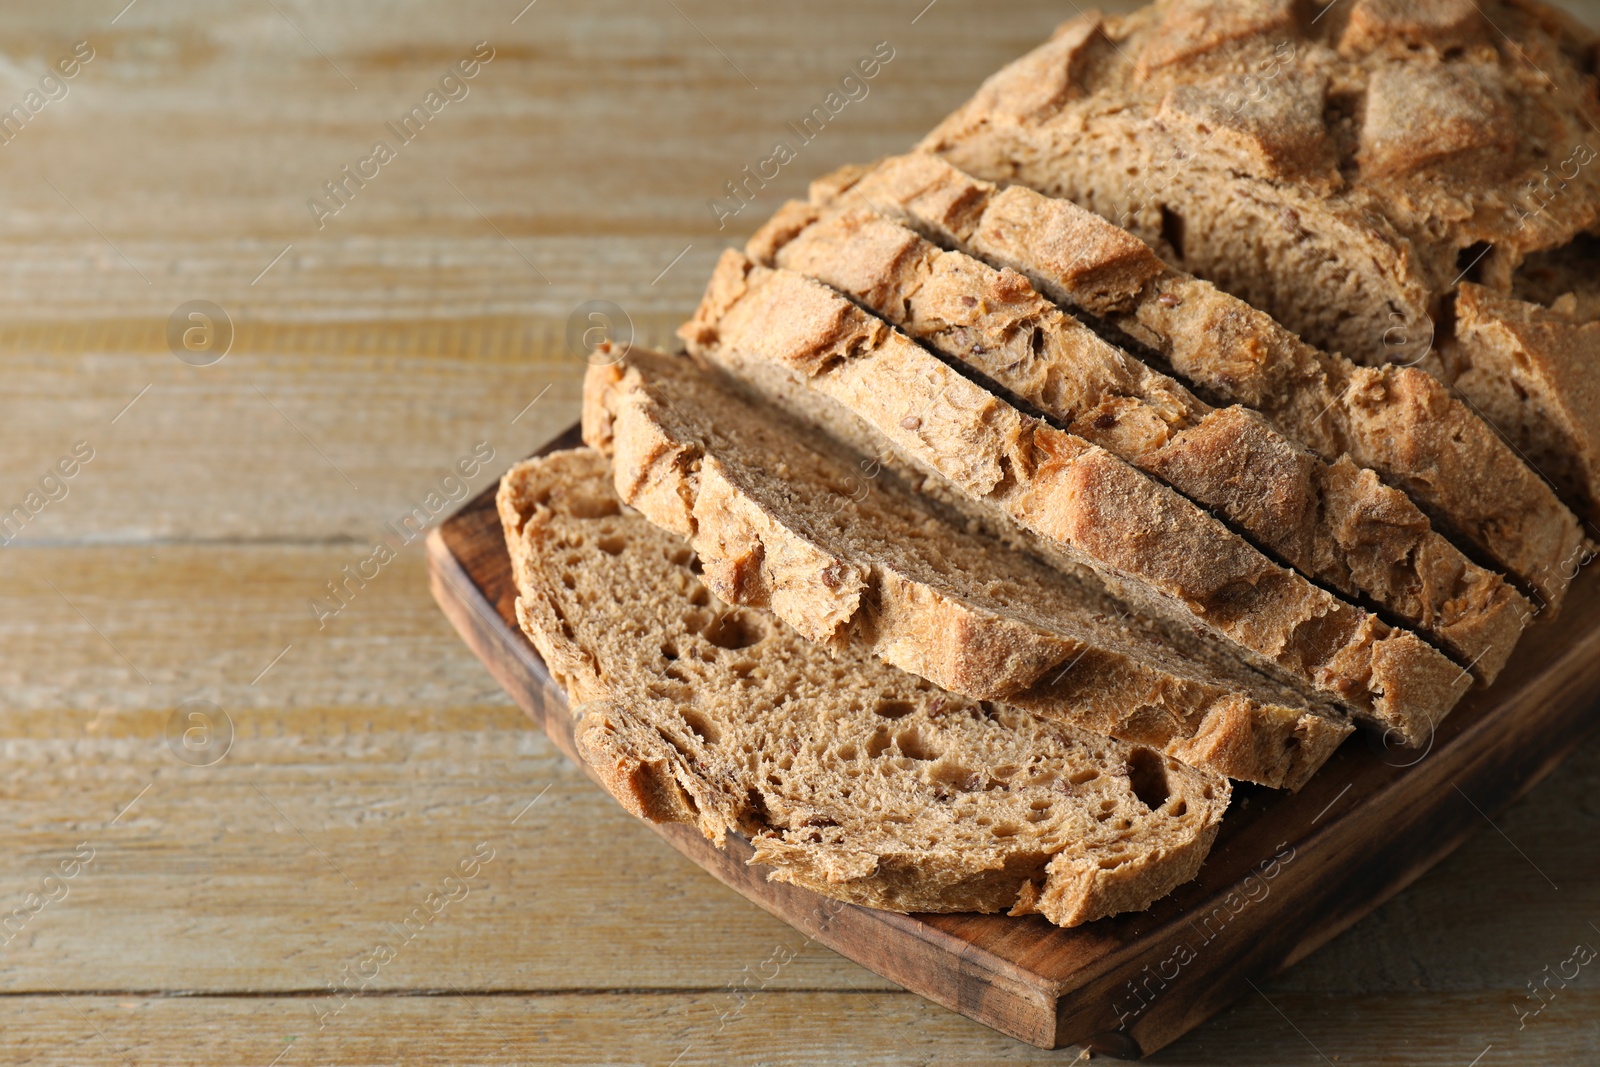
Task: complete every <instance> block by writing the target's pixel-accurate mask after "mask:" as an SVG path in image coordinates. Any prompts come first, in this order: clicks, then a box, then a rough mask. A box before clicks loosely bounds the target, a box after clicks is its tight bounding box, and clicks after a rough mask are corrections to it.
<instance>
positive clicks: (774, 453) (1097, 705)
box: [583, 349, 1351, 789]
mask: <svg viewBox="0 0 1600 1067" xmlns="http://www.w3.org/2000/svg"><path fill="white" fill-rule="evenodd" d="M583 425H584V439H585V441H587V442H588V443H589V444H590V445H591V446H593V447H595V448H596V449H598V450H600V451H601V452H603V453H605V454H607V455H608V456H610V457H612V461H613V465H614V468H615V478H616V488H617V492H618V495H619V496H620V498H621V499H622V500H623V501H624V502H626V503H628V504H630V505H632V506H634V507H636V508H638V509H639V511H640V512H642V513H643V515H644V516H645V517H646V518H647V519H649V520H650V521H652V522H654V523H655V524H656V525H658V526H661V527H662V528H664V529H667V530H669V531H672V532H674V533H676V534H678V535H680V536H683V537H686V538H688V539H689V541H690V544H691V545H692V547H693V548H694V549H695V551H696V553H697V555H698V557H699V560H700V563H701V566H702V567H703V568H704V573H705V581H706V585H707V586H708V587H709V588H710V589H711V590H712V592H713V593H715V594H716V595H717V596H719V597H721V598H722V599H724V600H725V601H728V602H729V603H733V604H739V605H746V606H752V607H763V608H770V609H771V610H772V611H773V613H774V614H776V615H777V616H778V617H779V618H781V619H783V620H784V621H785V622H787V623H789V624H790V625H791V626H793V627H794V628H795V629H796V630H797V631H799V632H800V633H801V634H803V635H805V636H806V637H808V638H810V639H811V640H813V641H816V642H818V643H820V644H822V645H824V646H826V647H828V648H832V649H845V648H857V649H868V650H871V651H872V652H875V653H876V654H877V655H879V656H880V657H882V658H883V659H884V660H885V661H887V662H889V663H892V664H894V665H895V666H898V667H901V668H904V669H905V670H908V671H911V672H913V673H915V674H918V675H920V676H921V677H924V678H927V679H929V680H930V681H933V682H935V683H937V684H938V685H940V686H942V687H944V688H946V689H949V690H951V691H954V692H957V693H960V694H962V695H964V696H967V697H969V698H973V699H982V700H987V699H1004V700H1006V701H1007V702H1009V703H1011V704H1014V705H1016V706H1019V707H1022V708H1026V709H1028V710H1030V711H1033V712H1036V713H1038V714H1041V715H1044V716H1047V717H1050V718H1053V719H1059V720H1061V721H1063V722H1067V723H1069V724H1071V725H1073V726H1076V727H1081V728H1083V729H1088V730H1093V731H1096V732H1098V733H1101V734H1105V735H1108V736H1111V737H1116V738H1120V739H1122V740H1126V741H1133V742H1138V743H1141V744H1146V745H1151V746H1154V747H1157V748H1160V749H1162V750H1164V751H1165V752H1166V753H1167V754H1168V755H1171V756H1174V757H1177V758H1179V759H1182V760H1184V761H1185V762H1186V763H1189V764H1190V765H1192V766H1195V767H1200V768H1203V769H1206V770H1210V771H1214V772H1216V773H1219V774H1225V775H1228V776H1229V777H1233V778H1239V779H1243V780H1246V781H1251V782H1257V783H1260V784H1263V785H1268V786H1274V787H1285V788H1289V789H1295V788H1298V787H1299V786H1300V785H1301V784H1302V783H1303V782H1304V781H1305V780H1306V779H1307V778H1309V777H1310V775H1311V774H1312V773H1313V772H1314V771H1315V770H1316V769H1317V768H1318V767H1319V766H1321V765H1322V763H1323V762H1324V761H1325V760H1326V759H1327V758H1328V757H1329V756H1330V755H1331V754H1332V753H1333V751H1334V749H1336V748H1337V747H1338V745H1339V742H1340V741H1342V740H1343V739H1344V737H1345V736H1346V735H1347V734H1348V733H1349V732H1350V730H1351V727H1350V725H1349V722H1348V719H1347V718H1346V717H1345V716H1344V715H1343V714H1342V713H1341V712H1339V711H1337V710H1336V709H1334V708H1331V707H1328V706H1313V705H1310V704H1308V702H1307V701H1306V699H1305V698H1304V697H1303V696H1301V695H1300V694H1298V693H1296V692H1295V691H1294V690H1292V689H1290V688H1289V687H1287V686H1284V685H1281V684H1275V683H1273V682H1271V681H1269V680H1268V679H1266V678H1264V677H1261V676H1259V675H1257V674H1256V673H1255V672H1253V671H1251V670H1249V669H1248V668H1246V667H1245V666H1244V665H1243V664H1242V663H1240V662H1239V661H1238V659H1237V658H1236V657H1234V656H1232V655H1230V654H1229V653H1228V652H1227V650H1226V649H1225V648H1223V647H1221V646H1219V645H1217V644H1216V643H1214V642H1207V641H1204V640H1202V639H1201V638H1199V637H1197V636H1196V635H1194V634H1193V633H1190V632H1188V631H1186V630H1183V629H1178V628H1173V627H1160V626H1159V625H1157V624H1155V623H1152V622H1151V621H1149V620H1146V619H1143V618H1140V617H1138V616H1137V615H1134V614H1132V613H1130V612H1129V611H1128V610H1127V609H1126V607H1124V606H1123V605H1121V604H1119V603H1118V602H1117V601H1115V600H1114V599H1112V598H1111V597H1110V596H1108V595H1107V594H1106V592H1105V591H1104V590H1103V589H1102V588H1100V587H1099V585H1098V583H1095V582H1094V581H1093V579H1092V578H1089V579H1083V578H1075V577H1073V576H1071V575H1068V574H1063V573H1061V572H1058V571H1056V570H1053V569H1052V568H1050V567H1048V566H1046V565H1044V564H1042V563H1040V562H1038V561H1036V560H1034V559H1032V558H1030V557H1028V556H1026V555H1023V554H1020V553H1018V552H1015V551H1013V550H1010V549H1008V548H1006V547H1004V546H1003V545H999V544H996V543H994V542H992V541H990V540H988V539H986V538H984V537H981V536H978V535H976V534H973V533H971V532H968V531H967V530H966V529H965V528H964V526H963V525H962V524H961V523H960V522H959V521H952V518H951V517H950V516H947V515H945V514H942V513H941V512H940V509H938V508H937V507H934V506H932V505H930V504H929V503H928V502H927V500H926V499H924V498H923V497H921V496H919V495H918V494H917V493H914V492H912V491H911V490H910V489H909V488H908V487H906V486H904V485H902V484H901V483H900V481H899V479H898V478H897V477H896V476H895V475H894V474H893V473H892V472H890V471H886V470H883V469H881V466H879V465H878V464H875V463H873V462H872V461H870V460H866V461H864V460H863V458H862V457H859V456H857V455H854V454H851V453H849V452H847V451H846V450H845V449H843V448H842V447H839V446H838V445H836V444H834V443H832V442H830V441H829V440H828V439H826V438H825V437H822V436H820V435H818V434H816V433H815V432H813V431H811V430H810V429H808V428H807V427H805V426H804V425H802V424H801V423H799V422H796V421H794V420H793V419H791V418H789V417H788V416H787V415H785V414H784V413H783V412H782V411H779V410H776V409H774V408H772V407H771V406H770V405H766V404H763V403H760V402H758V401H755V400H753V399H751V398H748V397H746V396H744V395H742V394H741V393H740V392H739V391H738V390H737V389H736V388H735V387H734V383H732V382H731V381H729V380H727V379H726V378H724V376H722V375H721V374H720V373H717V372H715V371H712V370H709V369H707V368H703V367H699V366H697V365H696V364H695V363H694V362H693V361H692V360H690V359H688V358H684V357H675V356H664V355H660V354H657V353H651V352H646V351H643V350H640V349H634V350H633V351H631V352H630V353H628V355H627V356H626V357H624V358H622V359H618V360H616V361H615V362H612V361H611V359H610V358H607V359H603V360H601V361H600V363H599V365H597V366H595V367H593V368H591V370H590V371H589V374H588V377H587V378H586V380H585V388H584V419H583Z"/></svg>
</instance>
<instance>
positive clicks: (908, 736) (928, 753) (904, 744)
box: [894, 727, 939, 760]
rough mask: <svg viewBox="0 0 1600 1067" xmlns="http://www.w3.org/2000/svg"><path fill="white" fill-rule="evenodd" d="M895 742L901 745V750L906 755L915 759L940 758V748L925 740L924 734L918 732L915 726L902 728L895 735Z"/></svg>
mask: <svg viewBox="0 0 1600 1067" xmlns="http://www.w3.org/2000/svg"><path fill="white" fill-rule="evenodd" d="M894 743H895V744H896V745H898V746H899V747H900V751H901V752H902V753H903V754H904V755H907V756H910V757H911V758H912V759H914V760H936V759H938V758H939V750H938V749H936V748H934V747H933V746H932V745H930V744H928V743H927V742H926V741H925V740H923V737H922V735H921V734H920V733H918V732H917V730H916V728H915V727H913V728H911V729H909V730H901V731H900V733H899V734H897V735H896V736H895V739H894Z"/></svg>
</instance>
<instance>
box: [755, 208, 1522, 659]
mask: <svg viewBox="0 0 1600 1067" xmlns="http://www.w3.org/2000/svg"><path fill="white" fill-rule="evenodd" d="M845 205H846V206H842V207H839V208H836V209H832V210H830V209H825V208H822V207H818V206H816V205H812V204H805V203H797V202H791V203H789V204H788V205H786V206H785V207H784V208H782V209H780V210H779V212H778V213H777V215H776V216H774V217H773V219H772V220H771V221H770V222H768V223H767V225H766V226H764V227H763V228H762V229H761V230H759V231H757V233H756V234H755V236H754V237H752V238H751V240H750V243H749V245H748V246H747V249H746V251H747V253H748V254H749V255H750V256H751V257H752V258H754V259H755V260H757V261H758V262H761V263H763V264H764V265H766V266H776V267H782V268H785V269H789V270H794V271H797V272H799V273H801V274H805V275H806V276H808V277H811V278H815V279H817V280H818V281H821V282H822V283H824V284H826V285H829V286H831V287H833V288H834V289H837V290H839V291H840V292H842V293H844V294H845V295H847V296H849V297H850V298H851V299H853V300H855V301H856V302H858V303H859V304H861V305H862V306H863V307H865V308H867V309H868V310H870V311H873V312H875V313H876V314H878V315H880V316H882V317H883V318H884V319H885V320H887V321H888V322H890V323H892V324H894V325H896V326H898V327H900V328H901V329H902V330H904V331H905V332H906V333H907V334H908V335H909V336H910V337H912V338H914V339H915V340H917V341H920V342H922V343H923V344H926V345H928V346H929V347H931V348H933V349H934V350H935V351H937V352H940V353H942V354H943V355H945V356H949V357H952V358H954V359H957V360H960V361H961V362H962V363H964V364H966V365H967V366H969V367H971V368H973V370H975V371H976V372H978V373H979V374H981V375H983V376H984V377H985V378H987V379H988V380H989V381H992V382H994V383H995V384H996V385H997V386H998V387H1000V388H1001V389H1004V390H1005V391H1006V392H1007V393H1009V394H1010V395H1012V396H1014V397H1016V398H1018V399H1019V400H1020V401H1022V402H1024V403H1026V404H1028V405H1030V406H1032V407H1033V408H1036V409H1037V410H1039V411H1040V412H1042V413H1043V414H1044V415H1045V416H1047V417H1049V418H1050V419H1052V420H1053V421H1054V423H1055V424H1056V425H1058V426H1060V427H1061V428H1063V429H1065V430H1068V431H1069V432H1071V433H1074V434H1076V435H1077V436H1079V437H1082V438H1083V439H1084V440H1086V441H1089V442H1091V443H1093V444H1096V445H1100V446H1101V447H1103V448H1105V449H1106V450H1107V451H1109V452H1111V453H1113V454H1114V455H1117V456H1120V457H1122V458H1123V459H1125V460H1127V461H1128V462H1129V463H1132V464H1133V465H1134V466H1136V467H1138V468H1140V469H1141V470H1143V471H1145V472H1147V473H1149V474H1153V475H1155V476H1156V477H1159V478H1160V479H1161V480H1163V481H1164V482H1166V483H1167V484H1168V485H1170V486H1172V488H1174V489H1176V490H1177V491H1178V492H1180V493H1182V494H1184V495H1185V496H1187V497H1188V498H1189V499H1191V500H1193V501H1195V502H1196V503H1197V504H1200V505H1202V506H1204V507H1207V508H1210V509H1212V510H1213V511H1214V512H1215V513H1216V514H1217V515H1218V516H1220V517H1221V518H1222V519H1224V520H1225V521H1227V522H1229V523H1231V524H1232V525H1233V526H1234V527H1235V528H1236V529H1238V530H1239V531H1240V532H1241V533H1243V534H1244V535H1246V536H1247V537H1249V538H1251V539H1252V540H1253V541H1254V542H1255V543H1256V544H1257V545H1260V546H1261V547H1263V548H1265V549H1267V550H1268V551H1270V552H1271V553H1272V554H1273V555H1274V556H1276V557H1277V558H1278V559H1279V560H1281V561H1283V562H1284V563H1286V564H1288V565H1289V566H1291V567H1294V568H1295V569H1296V570H1298V571H1300V572H1301V573H1302V574H1304V575H1306V576H1307V577H1309V578H1311V579H1313V580H1314V581H1317V582H1320V583H1322V584H1324V585H1326V586H1329V587H1330V588H1332V589H1333V590H1335V591H1336V592H1339V593H1342V594H1344V595H1345V596H1348V597H1353V598H1359V597H1366V598H1370V600H1371V601H1373V602H1374V603H1375V604H1376V605H1377V606H1378V607H1379V608H1381V609H1383V610H1384V611H1386V612H1388V613H1389V614H1390V615H1391V616H1392V617H1394V618H1395V619H1396V621H1398V622H1399V623H1401V624H1403V625H1407V626H1411V627H1414V628H1416V629H1418V630H1419V631H1421V632H1422V633H1423V634H1424V635H1425V636H1427V637H1429V638H1431V639H1432V640H1433V641H1434V642H1435V643H1436V644H1438V645H1440V646H1441V647H1442V648H1443V649H1444V650H1445V651H1446V652H1448V653H1450V654H1451V655H1452V656H1454V657H1455V659H1456V661H1457V662H1458V663H1461V664H1470V665H1472V669H1473V672H1474V673H1475V674H1476V675H1477V677H1478V678H1479V679H1480V680H1482V681H1483V682H1485V683H1489V682H1492V681H1493V680H1494V678H1495V676H1496V675H1497V674H1498V673H1499V671H1500V668H1501V667H1502V666H1504V664H1505V662H1506V659H1507V658H1508V657H1509V656H1510V654H1511V650H1512V648H1513V647H1515V645H1516V642H1517V639H1518V638H1519V637H1520V636H1521V633H1522V628H1523V625H1524V622H1525V620H1527V619H1528V618H1530V617H1531V615H1532V609H1531V608H1530V606H1529V605H1528V603H1527V601H1525V600H1524V599H1523V598H1522V597H1521V596H1519V595H1518V594H1517V593H1516V591H1515V590H1513V589H1512V588H1511V587H1510V586H1509V585H1507V584H1506V583H1505V581H1503V580H1502V579H1501V578H1500V577H1499V576H1498V575H1496V574H1494V573H1492V572H1490V571H1487V570H1485V569H1483V568H1482V567H1479V566H1477V565H1476V564H1474V563H1472V562H1471V561H1470V560H1468V559H1467V558H1466V557H1465V556H1463V555H1462V554H1461V552H1460V551H1459V550H1457V549H1456V548H1455V547H1454V546H1453V545H1451V544H1450V542H1449V541H1447V540H1445V539H1444V538H1443V537H1441V536H1440V535H1439V534H1437V533H1435V532H1434V530H1433V529H1432V527H1431V526H1430V525H1429V523H1428V519H1427V517H1426V516H1425V515H1423V514H1422V512H1421V511H1419V510H1418V509H1417V507H1416V505H1415V504H1413V503H1412V502H1411V499H1410V498H1409V497H1407V496H1406V495H1405V494H1404V493H1402V492H1400V491H1399V490H1397V489H1394V488H1391V487H1390V486H1387V485H1385V484H1383V482H1381V481H1380V480H1379V479H1378V478H1377V476H1376V475H1374V474H1373V473H1372V472H1371V471H1367V470H1362V469H1361V468H1359V467H1357V466H1356V465H1355V464H1354V463H1352V462H1351V461H1350V460H1349V458H1348V457H1344V456H1341V457H1340V458H1339V459H1338V460H1337V461H1335V462H1333V463H1327V462H1324V461H1323V460H1321V459H1319V458H1318V457H1317V456H1315V455H1313V454H1312V453H1311V452H1309V451H1308V450H1306V449H1305V448H1304V447H1302V446H1300V445H1299V444H1297V443H1295V442H1292V441H1290V440H1289V439H1288V438H1286V437H1284V436H1283V435H1282V434H1281V433H1279V432H1278V431H1277V430H1275V429H1274V428H1273V427H1271V426H1270V425H1268V424H1267V423H1266V421H1265V420H1264V419H1262V418H1261V416H1259V415H1258V414H1256V413H1255V412H1252V411H1250V410H1248V409H1246V408H1242V407H1230V408H1226V409H1223V410H1218V409H1215V408H1212V407H1211V406H1210V405H1208V404H1206V403H1205V402H1204V401H1202V400H1200V399H1199V398H1197V397H1196V396H1194V395H1193V394H1192V393H1190V392H1189V391H1188V390H1187V389H1185V388H1184V387H1183V386H1181V385H1180V384H1178V383H1177V382H1175V381H1173V380H1172V379H1171V378H1169V377H1167V376H1166V375H1163V374H1160V373H1158V372H1156V371H1153V370H1151V369H1150V368H1148V367H1146V366H1145V365H1144V364H1142V363H1140V362H1138V361H1137V360H1134V359H1131V358H1129V357H1128V356H1127V355H1126V354H1125V353H1123V352H1122V351H1121V350H1119V349H1118V348H1116V347H1114V346H1113V345H1111V344H1109V343H1108V342H1106V341H1105V340H1103V339H1101V337H1100V336H1099V335H1097V334H1095V333H1094V332H1093V331H1091V330H1090V329H1089V328H1088V327H1086V326H1084V325H1083V324H1082V323H1081V322H1079V321H1077V320H1076V319H1074V318H1073V317H1071V316H1070V315H1068V314H1066V313H1064V312H1063V311H1061V310H1060V309H1059V308H1057V307H1055V306H1054V305H1052V304H1050V303H1049V302H1048V301H1046V300H1045V299H1043V298H1042V297H1041V296H1040V295H1039V294H1038V293H1037V292H1036V291H1035V290H1034V289H1033V287H1032V286H1031V285H1029V283H1028V282H1027V280H1026V279H1024V278H1023V277H1022V276H1021V275H1019V274H1017V273H1016V272H1014V271H1012V270H1010V269H1004V270H996V269H994V268H992V267H990V266H988V265H986V264H984V263H982V262H981V261H979V260H976V259H973V258H972V257H970V256H967V255H965V254H963V253H961V252H949V251H942V250H940V249H939V248H938V247H937V246H935V245H934V244H932V243H931V242H929V241H927V240H925V239H924V238H922V237H919V236H918V235H917V234H915V233H914V232H912V231H911V230H908V229H906V228H905V227H904V226H901V225H898V224H896V223H894V222H891V221H889V220H887V219H885V218H883V217H881V216H879V215H878V214H877V213H876V212H874V211H873V210H872V209H870V208H868V207H865V206H861V207H856V206H851V205H850V200H849V198H848V197H847V198H845Z"/></svg>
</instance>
